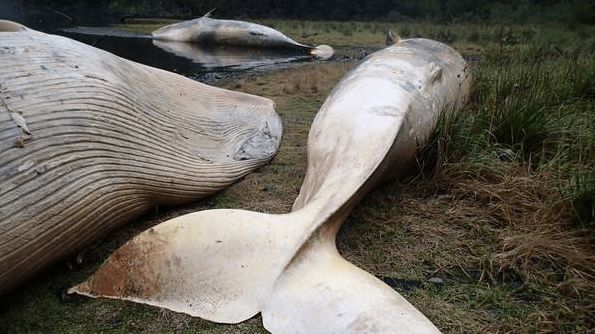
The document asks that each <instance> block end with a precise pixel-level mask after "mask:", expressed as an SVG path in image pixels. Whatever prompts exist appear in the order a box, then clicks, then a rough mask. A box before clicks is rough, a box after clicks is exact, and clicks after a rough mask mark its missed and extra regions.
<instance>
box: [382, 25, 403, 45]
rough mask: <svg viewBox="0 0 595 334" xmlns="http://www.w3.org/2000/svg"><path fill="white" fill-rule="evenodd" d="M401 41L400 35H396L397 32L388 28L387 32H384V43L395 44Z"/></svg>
mask: <svg viewBox="0 0 595 334" xmlns="http://www.w3.org/2000/svg"><path fill="white" fill-rule="evenodd" d="M400 41H401V37H399V35H397V33H396V32H395V31H394V30H392V29H390V30H389V31H388V32H387V33H386V45H393V44H397V43H399V42H400Z"/></svg>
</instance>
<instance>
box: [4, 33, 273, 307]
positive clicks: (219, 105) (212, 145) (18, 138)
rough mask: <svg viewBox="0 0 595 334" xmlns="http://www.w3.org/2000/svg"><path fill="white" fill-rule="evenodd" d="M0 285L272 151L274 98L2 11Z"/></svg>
mask: <svg viewBox="0 0 595 334" xmlns="http://www.w3.org/2000/svg"><path fill="white" fill-rule="evenodd" d="M0 78H2V80H1V81H0V295H1V294H3V293H6V292H7V291H9V290H11V289H12V288H14V287H15V286H16V285H17V284H19V283H20V282H22V281H24V280H26V279H27V278H29V277H31V276H32V275H34V274H35V273H37V272H39V271H40V270H42V269H43V268H45V267H47V266H48V265H50V264H51V263H53V262H55V261H56V260H58V259H60V258H61V257H62V256H64V255H66V254H69V253H72V252H73V251H75V250H76V249H77V248H80V247H81V246H83V245H85V244H87V243H89V242H90V241H92V240H94V239H95V238H97V237H99V236H101V235H103V234H105V233H106V232H107V231H109V230H112V229H114V228H115V227H117V226H118V225H121V224H123V223H126V222H129V221H130V220H131V219H133V218H135V217H137V216H139V215H140V214H142V213H143V212H145V211H147V210H148V209H149V208H151V207H154V206H156V205H173V204H181V203H185V202H189V201H192V200H195V199H197V198H201V197H205V196H208V195H211V194H213V193H215V192H217V191H219V190H221V189H223V188H225V187H227V186H229V185H231V184H232V183H234V182H235V181H236V180H238V179H239V178H241V177H242V176H244V175H246V174H247V173H249V172H250V171H252V170H254V169H256V168H258V167H259V166H262V165H263V164H265V163H267V162H268V161H269V160H270V159H272V158H273V156H274V155H275V153H276V151H277V149H278V147H279V143H280V140H281V133H282V127H281V121H280V118H279V116H278V115H277V114H276V113H275V111H274V103H273V101H271V100H269V99H265V98H261V97H257V96H253V95H249V94H243V93H237V92H232V91H228V90H224V89H220V88H215V87H211V86H207V85H205V84H201V83H199V82H196V81H193V80H191V79H188V78H185V77H183V76H180V75H177V74H174V73H171V72H167V71H163V70H159V69H156V68H152V67H149V66H145V65H142V64H138V63H134V62H131V61H129V60H126V59H123V58H120V57H117V56H115V55H113V54H110V53H108V52H105V51H102V50H100V49H96V48H94V47H91V46H88V45H85V44H83V43H79V42H76V41H74V40H71V39H68V38H65V37H61V36H55V35H48V34H45V33H41V32H38V31H34V30H31V29H28V28H26V27H24V26H22V25H20V24H17V23H14V22H10V21H0Z"/></svg>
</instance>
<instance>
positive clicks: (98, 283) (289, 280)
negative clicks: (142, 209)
mask: <svg viewBox="0 0 595 334" xmlns="http://www.w3.org/2000/svg"><path fill="white" fill-rule="evenodd" d="M469 82H470V77H469V69H468V67H467V65H466V63H465V61H464V60H463V58H462V57H461V56H460V55H459V54H458V53H457V52H456V51H455V50H454V49H452V48H450V47H448V46H446V45H444V44H441V43H439V42H436V41H432V40H427V39H405V40H400V39H398V38H396V39H395V44H394V45H392V46H389V47H387V48H385V49H383V50H381V51H378V52H376V53H374V54H372V55H370V56H368V57H367V58H366V60H365V61H364V62H363V63H361V64H360V65H358V66H357V67H356V68H354V69H353V70H352V71H350V72H349V73H348V74H347V75H346V76H345V77H344V78H343V79H342V80H341V81H340V82H339V83H338V84H337V86H336V87H335V88H334V89H333V91H332V92H331V93H330V95H329V96H328V97H327V99H326V101H325V102H324V104H323V105H322V107H321V109H320V111H319V112H318V114H317V115H316V117H315V119H314V122H313V124H312V127H311V130H310V133H309V136H308V148H307V151H308V169H307V172H306V176H305V179H304V182H303V184H302V187H301V190H300V194H299V196H298V198H297V199H296V201H295V203H294V206H293V209H292V212H290V213H287V214H277V215H275V214H265V213H258V212H251V211H244V210H233V209H220V210H206V211H199V212H195V213H191V214H187V215H184V216H180V217H177V218H174V219H171V220H169V221H166V222H164V223H161V224H159V225H157V226H155V227H153V228H151V229H149V230H147V231H145V232H143V233H141V234H140V235H138V236H137V237H135V238H133V239H132V240H131V241H130V242H128V243H127V244H125V245H124V246H122V247H121V248H120V249H118V250H117V251H116V252H114V253H113V254H112V255H111V256H110V257H109V258H108V259H107V260H106V261H105V262H104V264H103V265H102V266H101V267H100V268H99V269H98V270H97V271H96V272H95V274H94V275H93V276H92V277H90V278H89V279H88V280H86V281H85V282H83V283H81V284H79V285H77V286H75V287H74V288H71V289H70V292H77V293H80V294H84V295H88V296H91V297H107V298H119V299H126V300H131V301H135V302H139V303H146V304H150V305H156V306H159V307H164V308H168V309H171V310H174V311H178V312H184V313H187V314H190V315H193V316H198V317H202V318H205V319H208V320H212V321H216V322H222V323H236V322H240V321H243V320H246V319H249V318H250V317H252V316H254V315H255V314H257V313H258V312H261V313H262V319H263V324H264V327H265V328H266V329H267V330H269V331H270V332H272V333H438V332H439V330H438V329H437V328H436V327H435V326H434V325H433V324H432V323H431V322H430V321H429V320H428V319H427V318H426V317H425V316H424V315H423V314H422V313H421V312H419V311H418V310H417V309H416V308H415V307H414V306H412V305H411V304H410V303H409V302H407V300H405V299H404V298H403V297H402V296H401V295H399V294H398V293H397V292H396V291H394V290H393V289H392V288H390V287H389V286H388V285H386V284H384V283H383V282H382V281H380V280H379V279H377V278H375V277H374V276H373V275H371V274H369V273H367V272H365V271H364V270H362V269H360V268H358V267H356V266H355V265H353V264H351V263H349V262H348V261H346V260H345V259H344V258H342V257H341V255H340V254H339V253H338V251H337V248H336V246H335V237H336V235H337V232H338V230H339V228H340V226H341V224H342V223H343V221H344V220H345V218H346V217H347V215H348V214H349V212H350V211H351V210H352V208H353V207H354V206H355V205H356V204H357V203H358V202H359V201H360V199H361V198H362V197H363V196H364V195H365V194H366V193H367V192H368V191H369V190H370V189H371V188H372V187H373V186H375V185H377V184H378V183H379V182H382V181H383V180H387V179H391V178H394V177H399V176H402V175H403V173H405V172H406V171H407V170H408V169H409V168H411V166H412V165H413V164H414V156H415V153H416V151H417V149H418V147H419V145H420V144H421V143H423V142H424V141H425V140H426V138H427V137H428V136H429V135H430V132H431V130H432V128H433V126H434V125H435V123H436V121H437V118H438V117H439V115H440V114H442V113H445V112H450V111H456V110H458V109H459V108H461V106H462V105H463V104H464V103H465V101H466V100H467V98H468V95H469Z"/></svg>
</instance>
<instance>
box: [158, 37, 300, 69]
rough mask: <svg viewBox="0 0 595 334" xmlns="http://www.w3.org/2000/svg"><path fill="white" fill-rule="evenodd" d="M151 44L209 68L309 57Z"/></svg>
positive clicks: (251, 66) (212, 47) (221, 47)
mask: <svg viewBox="0 0 595 334" xmlns="http://www.w3.org/2000/svg"><path fill="white" fill-rule="evenodd" d="M153 44H154V45H155V46H157V47H159V48H161V49H163V50H165V51H167V52H170V53H173V54H175V55H177V56H180V57H184V58H187V59H190V60H192V61H193V62H195V63H197V64H201V65H202V66H204V67H206V68H211V69H229V70H248V69H252V68H256V67H262V66H271V65H275V64H277V65H279V64H283V63H289V62H293V61H298V60H306V59H308V58H311V57H310V56H307V55H291V54H287V53H284V52H281V51H278V50H270V49H256V48H242V47H234V46H226V45H224V46H221V45H198V44H193V43H184V42H171V41H159V40H153Z"/></svg>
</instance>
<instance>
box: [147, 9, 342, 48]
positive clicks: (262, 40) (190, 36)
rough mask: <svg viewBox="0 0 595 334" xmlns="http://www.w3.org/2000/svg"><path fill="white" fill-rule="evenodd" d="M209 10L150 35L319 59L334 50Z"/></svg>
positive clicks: (157, 37)
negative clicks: (223, 17)
mask: <svg viewBox="0 0 595 334" xmlns="http://www.w3.org/2000/svg"><path fill="white" fill-rule="evenodd" d="M211 13H212V11H211V12H209V13H207V14H205V15H204V16H203V17H199V18H197V19H194V20H189V21H182V22H178V23H174V24H170V25H167V26H165V27H162V28H159V29H157V30H155V31H153V32H152V35H153V38H154V39H158V40H166V41H176V42H190V43H198V44H205V45H209V44H215V45H235V46H242V47H257V48H270V49H282V50H288V51H297V52H301V53H309V54H311V55H313V56H316V57H319V58H322V59H327V58H329V57H331V56H332V55H333V53H334V50H333V48H332V47H330V46H328V45H319V46H309V45H304V44H301V43H298V42H296V41H294V40H293V39H291V38H289V37H287V36H285V35H284V34H283V33H281V32H279V31H278V30H275V29H273V28H270V27H267V26H263V25H260V24H257V23H252V22H245V21H236V20H218V19H213V18H211Z"/></svg>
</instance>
